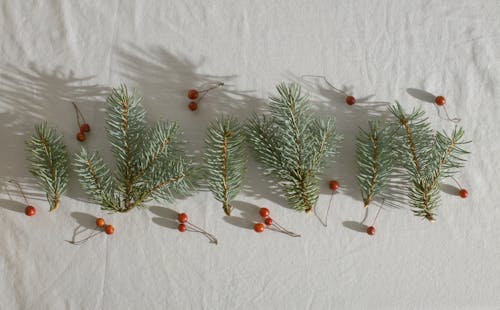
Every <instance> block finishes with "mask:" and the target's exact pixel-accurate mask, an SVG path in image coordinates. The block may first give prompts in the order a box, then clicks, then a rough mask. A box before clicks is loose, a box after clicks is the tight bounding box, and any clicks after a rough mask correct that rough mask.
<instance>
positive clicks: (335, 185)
mask: <svg viewBox="0 0 500 310" xmlns="http://www.w3.org/2000/svg"><path fill="white" fill-rule="evenodd" d="M328 187H329V188H330V189H331V190H332V194H331V195H330V201H329V202H328V208H327V209H326V214H325V219H324V220H322V219H321V217H320V216H319V215H318V213H316V209H315V210H314V214H316V216H317V217H318V219H319V221H320V222H321V224H322V225H323V226H325V227H327V226H328V214H329V213H330V209H331V207H332V201H333V194H335V192H336V191H337V190H338V189H339V188H340V184H339V181H337V180H331V181H330V182H328Z"/></svg>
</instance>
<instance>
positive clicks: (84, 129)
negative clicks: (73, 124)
mask: <svg viewBox="0 0 500 310" xmlns="http://www.w3.org/2000/svg"><path fill="white" fill-rule="evenodd" d="M89 131H90V126H89V124H87V123H84V124H82V125H81V126H80V132H89Z"/></svg>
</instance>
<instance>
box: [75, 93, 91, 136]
mask: <svg viewBox="0 0 500 310" xmlns="http://www.w3.org/2000/svg"><path fill="white" fill-rule="evenodd" d="M72 104H73V107H74V108H75V113H76V123H77V124H78V129H79V130H80V132H79V133H81V134H83V140H82V135H80V136H79V135H78V134H77V136H76V138H77V139H78V141H80V142H82V141H85V135H84V133H86V132H89V131H90V125H89V124H88V123H87V121H86V120H85V117H84V116H83V113H82V111H80V109H79V108H78V106H77V105H76V103H74V102H72Z"/></svg>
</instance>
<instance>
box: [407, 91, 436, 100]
mask: <svg viewBox="0 0 500 310" xmlns="http://www.w3.org/2000/svg"><path fill="white" fill-rule="evenodd" d="M406 92H407V93H408V94H409V95H410V96H412V97H414V98H416V99H418V100H422V101H425V102H430V103H434V100H435V99H436V95H434V94H432V93H430V92H428V91H425V90H423V89H419V88H407V89H406Z"/></svg>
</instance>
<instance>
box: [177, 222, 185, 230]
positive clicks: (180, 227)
mask: <svg viewBox="0 0 500 310" xmlns="http://www.w3.org/2000/svg"><path fill="white" fill-rule="evenodd" d="M177 229H178V230H179V231H180V232H185V231H186V229H187V227H186V224H182V223H181V224H179V226H177Z"/></svg>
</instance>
